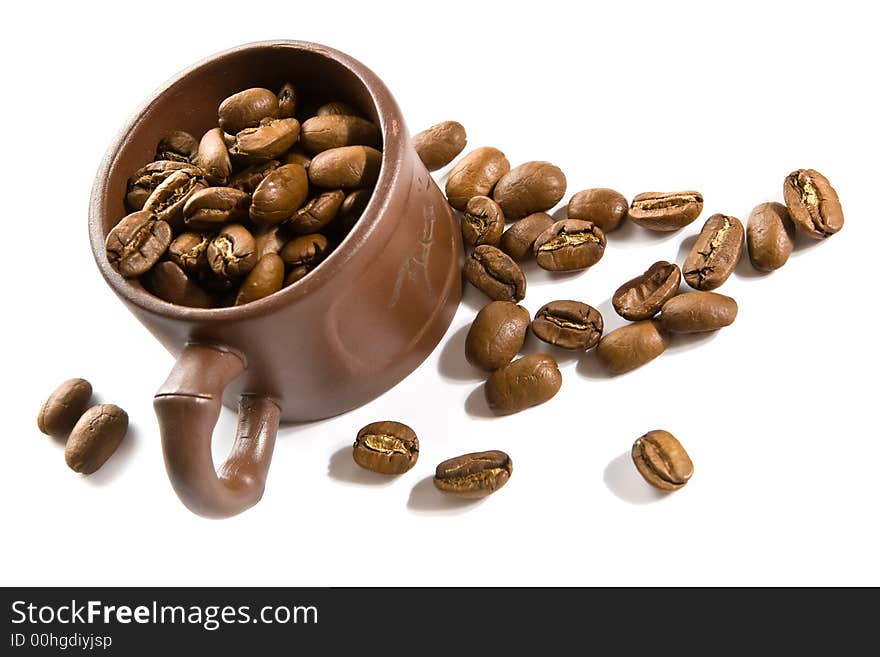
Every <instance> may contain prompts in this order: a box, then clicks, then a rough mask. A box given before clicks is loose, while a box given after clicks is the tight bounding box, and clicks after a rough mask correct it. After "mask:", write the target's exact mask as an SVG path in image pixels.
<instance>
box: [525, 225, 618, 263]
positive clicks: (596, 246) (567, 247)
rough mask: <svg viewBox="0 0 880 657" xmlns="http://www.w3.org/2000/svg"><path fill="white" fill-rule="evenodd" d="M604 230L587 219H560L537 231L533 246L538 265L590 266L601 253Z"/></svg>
mask: <svg viewBox="0 0 880 657" xmlns="http://www.w3.org/2000/svg"><path fill="white" fill-rule="evenodd" d="M605 243H606V240H605V233H603V232H602V229H601V228H599V227H598V226H595V225H594V224H592V223H590V222H589V221H579V220H577V219H563V220H562V221H557V222H556V223H554V224H553V225H552V226H550V228H548V229H547V230H545V231H544V232H543V233H541V234H540V235H538V237H537V238H536V239H535V244H534V247H533V250H534V253H535V259H536V260H537V261H538V265H539V266H540V267H542V268H543V269H547V270H549V271H574V270H576V269H586V268H587V267H592V266H593V265H595V264H596V263H597V262H599V260H600V259H601V258H602V255H603V254H604V253H605Z"/></svg>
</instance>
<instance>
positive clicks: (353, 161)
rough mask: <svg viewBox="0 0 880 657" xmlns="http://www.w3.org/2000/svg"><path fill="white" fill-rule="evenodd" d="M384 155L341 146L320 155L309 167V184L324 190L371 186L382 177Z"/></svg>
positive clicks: (368, 149) (362, 148)
mask: <svg viewBox="0 0 880 657" xmlns="http://www.w3.org/2000/svg"><path fill="white" fill-rule="evenodd" d="M381 165H382V153H381V152H380V151H377V150H376V149H375V148H370V147H369V146H342V147H341V148H331V149H330V150H326V151H323V152H321V153H318V154H317V155H316V156H315V157H313V158H312V163H311V165H310V166H309V180H310V181H311V183H312V184H313V185H316V186H317V187H323V188H324V189H351V188H355V187H369V186H372V185H373V184H374V183H375V182H376V180H377V179H378V177H379V167H380V166H381Z"/></svg>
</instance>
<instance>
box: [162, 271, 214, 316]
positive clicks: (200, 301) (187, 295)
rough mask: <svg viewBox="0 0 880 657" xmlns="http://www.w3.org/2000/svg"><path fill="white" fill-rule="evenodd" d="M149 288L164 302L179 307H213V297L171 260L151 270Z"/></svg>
mask: <svg viewBox="0 0 880 657" xmlns="http://www.w3.org/2000/svg"><path fill="white" fill-rule="evenodd" d="M206 261H207V259H206ZM149 287H150V289H151V290H152V291H153V294H155V295H156V296H157V297H159V298H160V299H162V300H163V301H167V302H168V303H173V304H176V305H178V306H189V307H190V308H210V307H211V306H212V305H213V304H212V302H211V296H210V295H209V294H208V293H207V292H205V291H204V290H203V289H202V288H201V287H199V285H198V284H197V283H195V282H194V281H192V280H191V279H190V278H189V277H188V276H187V275H186V273H185V272H184V270H183V269H182V268H181V267H180V266H179V265H178V264H176V263H174V262H172V261H170V260H166V261H165V262H160V263H159V264H157V265H156V266H155V267H153V268H152V269H151V270H150V274H149Z"/></svg>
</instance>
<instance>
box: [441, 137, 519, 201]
mask: <svg viewBox="0 0 880 657" xmlns="http://www.w3.org/2000/svg"><path fill="white" fill-rule="evenodd" d="M508 171H510V162H508V161H507V158H506V157H505V156H504V153H502V152H501V151H499V150H498V149H497V148H492V147H491V146H482V147H480V148H477V149H474V150H472V151H471V152H470V153H468V154H467V155H465V156H464V157H463V158H462V159H461V160H459V162H458V164H456V165H455V166H454V167H453V169H452V171H450V172H449V177H448V178H447V179H446V197H447V198H448V199H449V204H450V205H451V206H452V207H454V208H455V209H456V210H461V211H464V210H465V208H467V204H468V201H470V200H471V199H472V198H473V197H474V196H489V195H490V194H491V193H492V189H493V188H494V187H495V183H497V182H498V180H499V179H500V178H501V177H502V176H503V175H504V174H506V173H507V172H508Z"/></svg>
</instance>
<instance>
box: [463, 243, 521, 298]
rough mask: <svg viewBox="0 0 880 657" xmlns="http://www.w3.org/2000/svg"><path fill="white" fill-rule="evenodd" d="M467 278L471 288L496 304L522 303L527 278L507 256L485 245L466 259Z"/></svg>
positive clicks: (465, 270) (465, 273)
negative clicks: (503, 302)
mask: <svg viewBox="0 0 880 657" xmlns="http://www.w3.org/2000/svg"><path fill="white" fill-rule="evenodd" d="M464 275H465V277H466V278H467V280H468V281H470V283H471V285H473V286H474V287H476V288H477V289H478V290H481V291H482V292H483V293H484V294H486V296H488V297H489V298H490V299H494V300H495V301H522V300H523V297H525V295H526V277H525V275H524V274H523V272H522V269H520V268H519V265H517V264H516V263H515V262H514V261H513V260H512V259H511V258H510V256H508V255H507V254H505V253H503V252H502V251H500V250H499V249H497V248H495V247H494V246H489V245H488V244H484V245H482V246H478V247H477V248H475V249H474V251H473V253H471V255H470V256H469V257H468V258H467V259H466V260H465V264H464Z"/></svg>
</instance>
